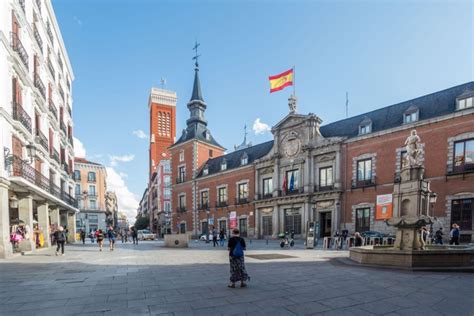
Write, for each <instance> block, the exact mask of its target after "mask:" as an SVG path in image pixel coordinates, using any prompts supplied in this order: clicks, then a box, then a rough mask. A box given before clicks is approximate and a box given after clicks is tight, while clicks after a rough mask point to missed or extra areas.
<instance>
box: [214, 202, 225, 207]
mask: <svg viewBox="0 0 474 316" xmlns="http://www.w3.org/2000/svg"><path fill="white" fill-rule="evenodd" d="M225 206H227V201H216V207H225Z"/></svg>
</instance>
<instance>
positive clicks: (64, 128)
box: [59, 121, 67, 135]
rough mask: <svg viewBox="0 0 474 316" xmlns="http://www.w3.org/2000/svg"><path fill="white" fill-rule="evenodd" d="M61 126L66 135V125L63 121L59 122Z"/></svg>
mask: <svg viewBox="0 0 474 316" xmlns="http://www.w3.org/2000/svg"><path fill="white" fill-rule="evenodd" d="M59 128H60V129H61V131H63V133H64V135H67V131H66V125H65V124H64V122H63V121H61V122H59Z"/></svg>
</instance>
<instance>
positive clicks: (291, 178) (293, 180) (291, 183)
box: [285, 169, 300, 192]
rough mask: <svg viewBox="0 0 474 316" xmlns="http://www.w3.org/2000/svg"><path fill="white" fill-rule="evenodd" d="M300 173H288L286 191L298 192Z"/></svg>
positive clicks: (293, 171) (296, 170) (291, 171)
mask: <svg viewBox="0 0 474 316" xmlns="http://www.w3.org/2000/svg"><path fill="white" fill-rule="evenodd" d="M299 175H300V171H299V170H298V169H294V170H289V171H287V172H286V179H285V180H286V190H287V191H288V192H293V191H298V178H299Z"/></svg>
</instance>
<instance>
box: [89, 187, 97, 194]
mask: <svg viewBox="0 0 474 316" xmlns="http://www.w3.org/2000/svg"><path fill="white" fill-rule="evenodd" d="M89 196H96V192H95V185H89Z"/></svg>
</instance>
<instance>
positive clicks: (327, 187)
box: [314, 184, 334, 192]
mask: <svg viewBox="0 0 474 316" xmlns="http://www.w3.org/2000/svg"><path fill="white" fill-rule="evenodd" d="M333 190H334V185H332V184H331V185H315V186H314V192H328V191H333Z"/></svg>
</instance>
